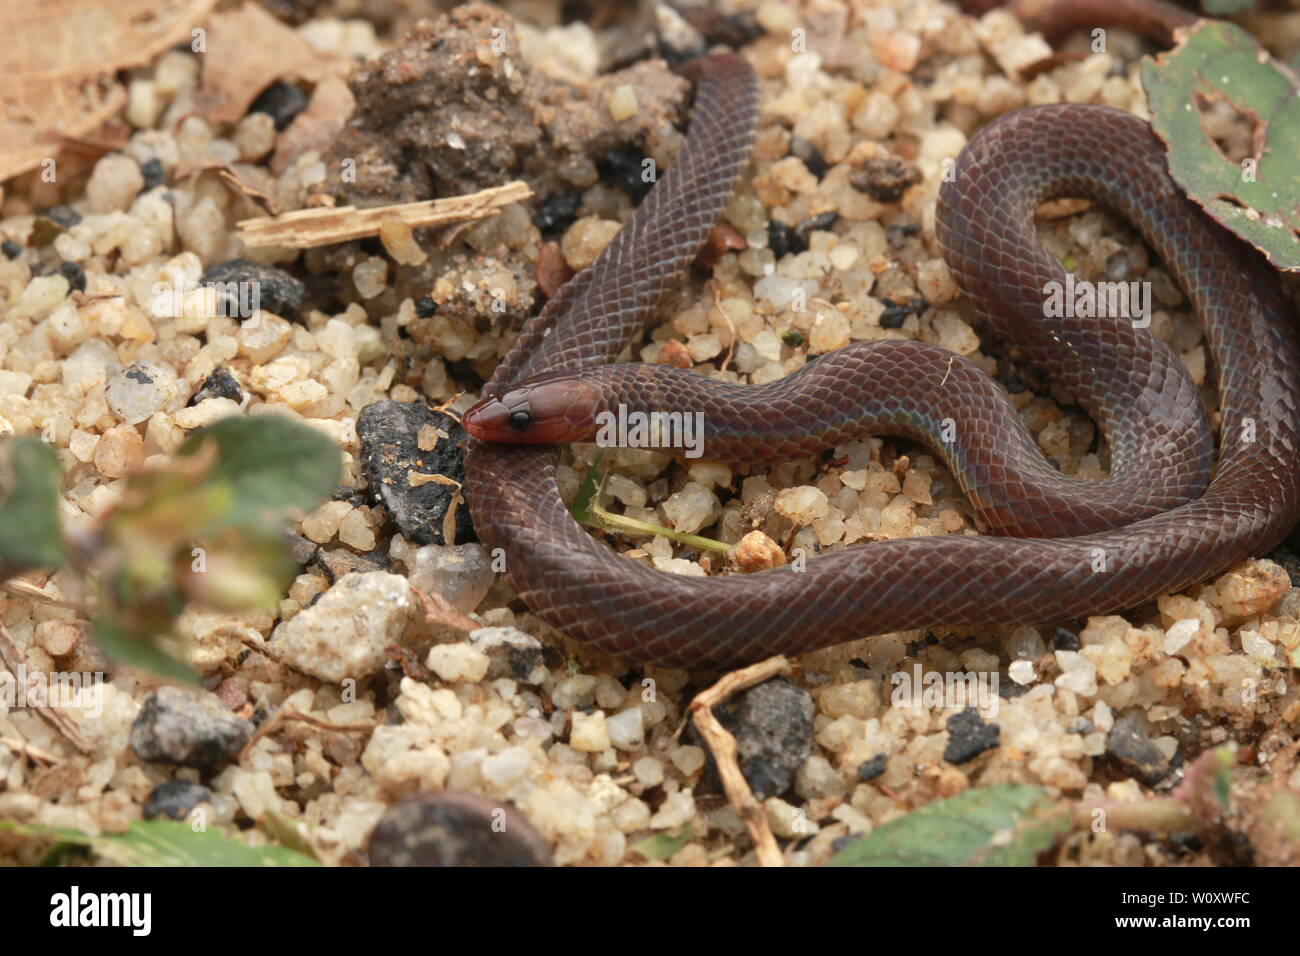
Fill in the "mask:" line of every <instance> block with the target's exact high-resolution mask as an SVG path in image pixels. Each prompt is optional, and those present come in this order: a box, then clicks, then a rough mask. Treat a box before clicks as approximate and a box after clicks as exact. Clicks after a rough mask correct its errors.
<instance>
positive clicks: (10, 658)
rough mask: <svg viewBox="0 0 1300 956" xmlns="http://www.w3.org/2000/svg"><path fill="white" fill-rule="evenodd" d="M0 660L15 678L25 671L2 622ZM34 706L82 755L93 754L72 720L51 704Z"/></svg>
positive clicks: (25, 662) (22, 658) (24, 663)
mask: <svg viewBox="0 0 1300 956" xmlns="http://www.w3.org/2000/svg"><path fill="white" fill-rule="evenodd" d="M0 659H3V660H4V665H5V667H7V668H9V672H10V673H11V674H13V675H14V676H15V677H17V676H18V674H19V673H21V672H25V671H26V670H27V658H26V657H25V656H24V655H23V652H22V651H21V650H20V649H19V647H18V644H17V643H16V642H15V641H14V639H13V635H12V634H10V633H9V628H7V627H5V625H4V622H3V621H0ZM34 706H35V709H36V712H37V713H38V714H40V715H41V716H42V717H44V718H45V719H46V720H47V721H49V723H50V725H51V726H52V727H54V729H55V730H57V731H58V732H59V733H61V734H63V736H64V737H66V738H67V740H68V743H70V744H72V746H74V747H76V748H77V749H78V750H80V751H81V752H82V753H83V754H93V753H94V752H95V745H94V744H92V743H91V742H90V741H89V740H87V739H86V737H85V735H84V734H82V732H81V730H80V728H78V727H77V725H76V724H75V723H73V721H72V719H71V718H70V717H69V716H68V715H67V714H65V713H64V712H63V711H61V710H59V709H58V708H57V707H55V706H54V704H53V703H46V704H36V705H34Z"/></svg>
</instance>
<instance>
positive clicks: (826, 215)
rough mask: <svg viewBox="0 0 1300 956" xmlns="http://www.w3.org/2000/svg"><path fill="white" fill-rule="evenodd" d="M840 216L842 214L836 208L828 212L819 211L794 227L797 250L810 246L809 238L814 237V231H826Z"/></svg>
mask: <svg viewBox="0 0 1300 956" xmlns="http://www.w3.org/2000/svg"><path fill="white" fill-rule="evenodd" d="M839 218H840V214H839V213H838V212H836V211H835V210H834V209H832V210H830V211H828V212H819V213H818V214H817V215H815V216H809V217H808V218H807V219H805V220H803V222H801V223H799V225H797V226H795V227H794V245H793V249H794V251H795V252H803V251H804V250H805V249H807V248H808V240H809V239H810V238H812V234H813V233H814V232H825V231H826V230H827V229H830V227H831V226H833V225H835V223H836V221H837V220H838V219H839Z"/></svg>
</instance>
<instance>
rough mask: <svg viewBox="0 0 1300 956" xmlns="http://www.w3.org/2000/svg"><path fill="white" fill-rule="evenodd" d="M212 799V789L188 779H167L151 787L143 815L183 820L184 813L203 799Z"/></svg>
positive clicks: (152, 818)
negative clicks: (151, 790)
mask: <svg viewBox="0 0 1300 956" xmlns="http://www.w3.org/2000/svg"><path fill="white" fill-rule="evenodd" d="M211 799H212V791H211V790H209V789H208V788H207V787H205V786H203V785H202V784H199V783H191V782H190V781H189V780H168V781H167V782H166V783H160V784H159V785H158V786H156V787H154V788H153V792H152V793H150V794H149V799H148V800H146V801H145V804H144V810H143V815H144V818H145V819H146V820H157V819H158V818H159V817H170V818H171V819H173V820H184V819H185V815H186V814H187V813H189V812H190V811H191V810H193V809H194V808H195V807H196V806H198V805H199V804H200V803H203V802H204V801H210V800H211Z"/></svg>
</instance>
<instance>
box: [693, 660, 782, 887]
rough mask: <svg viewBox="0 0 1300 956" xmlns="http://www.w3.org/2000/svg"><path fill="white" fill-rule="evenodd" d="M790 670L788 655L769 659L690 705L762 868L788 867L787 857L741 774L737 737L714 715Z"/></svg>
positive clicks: (728, 678) (723, 681) (731, 677)
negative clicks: (732, 699)
mask: <svg viewBox="0 0 1300 956" xmlns="http://www.w3.org/2000/svg"><path fill="white" fill-rule="evenodd" d="M789 670H790V662H789V661H788V660H786V658H785V655H783V654H778V655H777V656H776V657H769V658H768V659H767V660H765V661H762V662H761V663H758V664H754V665H752V666H750V667H743V668H741V669H740V670H738V671H732V672H731V673H730V674H727V675H726V676H725V677H723V678H722V679H721V680H720V681H718V682H717V683H716V684H714V685H713V686H712V687H710V688H708V689H707V690H704V691H702V692H700V693H699V694H696V695H695V699H694V700H692V701H691V704H690V709H691V718H692V719H693V720H694V721H695V728H696V729H697V730H698V731H699V732H700V736H701V737H703V738H704V742H705V743H706V744H708V745H709V750H710V751H711V752H712V753H713V760H714V762H715V763H716V764H717V765H718V776H719V777H720V778H721V779H722V788H723V789H724V790H725V791H726V792H727V802H728V803H730V804H731V808H732V809H733V810H735V811H736V814H737V816H739V817H740V819H741V820H742V821H743V822H744V824H745V828H746V829H747V830H748V831H749V836H750V839H751V840H753V841H754V849H755V851H756V852H757V854H758V862H759V865H761V866H785V858H784V857H783V856H782V855H781V849H780V847H778V846H777V845H776V838H775V837H774V836H773V835H772V828H771V826H770V825H769V824H768V822H767V813H766V811H764V809H763V805H762V804H760V803H759V802H758V801H757V800H756V799H754V791H752V790H750V789H749V782H748V781H747V780H746V779H745V775H744V774H743V773H741V772H740V763H739V760H738V759H737V758H738V749H737V747H736V738H735V737H733V736H732V735H731V733H730V732H729V731H728V730H727V729H726V728H725V727H723V726H722V724H721V723H719V722H718V718H717V717H715V716H713V708H714V707H715V706H717V705H718V704H720V703H722V701H724V700H726V699H727V698H728V697H730V696H731V695H732V694H735V693H737V692H739V691H742V690H744V689H745V688H747V687H753V686H754V685H755V684H761V683H762V682H763V681H765V680H767V679H768V678H769V677H774V676H775V675H777V674H785V673H788V672H789Z"/></svg>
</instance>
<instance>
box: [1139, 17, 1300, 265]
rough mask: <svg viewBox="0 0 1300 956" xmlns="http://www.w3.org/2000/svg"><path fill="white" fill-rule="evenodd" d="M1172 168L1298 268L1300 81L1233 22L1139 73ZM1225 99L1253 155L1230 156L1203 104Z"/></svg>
mask: <svg viewBox="0 0 1300 956" xmlns="http://www.w3.org/2000/svg"><path fill="white" fill-rule="evenodd" d="M1142 86H1143V87H1144V88H1145V89H1146V93H1147V99H1148V102H1149V103H1150V106H1151V112H1152V119H1151V125H1152V127H1153V128H1154V129H1155V131H1156V132H1157V133H1158V134H1159V136H1160V138H1161V139H1163V140H1164V141H1165V143H1166V144H1167V145H1168V147H1169V171H1170V173H1171V174H1172V175H1173V177H1174V179H1175V180H1176V181H1177V182H1178V184H1179V185H1180V186H1181V187H1182V188H1183V189H1184V190H1185V191H1186V192H1187V194H1188V195H1189V196H1190V197H1191V198H1192V199H1193V200H1195V201H1196V202H1197V203H1199V204H1200V205H1201V206H1203V207H1204V208H1205V210H1206V211H1207V212H1208V213H1209V214H1210V215H1211V216H1213V217H1214V218H1215V219H1216V220H1218V221H1219V222H1221V223H1222V224H1223V225H1225V226H1227V227H1228V228H1229V229H1231V230H1232V231H1233V232H1235V233H1236V234H1237V235H1239V236H1241V237H1242V238H1243V239H1244V240H1246V241H1247V242H1249V243H1250V244H1251V245H1253V246H1255V248H1257V249H1259V250H1260V251H1261V252H1263V253H1264V255H1265V256H1267V257H1268V259H1269V261H1270V262H1272V263H1273V265H1275V266H1276V267H1277V268H1279V269H1284V270H1287V271H1293V272H1295V271H1300V163H1297V162H1296V157H1297V156H1300V80H1297V76H1296V73H1295V72H1294V71H1293V70H1292V69H1290V68H1288V67H1287V66H1285V65H1283V64H1281V63H1278V62H1277V61H1276V60H1273V59H1272V58H1271V57H1269V56H1268V54H1267V53H1265V52H1264V50H1263V49H1262V48H1261V47H1260V46H1259V44H1258V43H1257V42H1256V41H1255V39H1254V38H1253V37H1251V36H1250V35H1249V34H1248V33H1246V32H1245V31H1243V30H1242V29H1240V28H1239V27H1236V26H1234V25H1233V24H1231V23H1223V22H1220V21H1214V20H1206V21H1202V22H1201V23H1199V24H1198V25H1197V26H1195V27H1193V28H1192V30H1191V31H1190V32H1189V33H1188V35H1187V37H1186V38H1185V39H1184V41H1183V42H1182V43H1181V44H1180V45H1179V46H1178V47H1177V48H1176V49H1175V50H1173V51H1172V52H1171V53H1168V54H1164V55H1161V56H1159V57H1157V58H1156V59H1155V61H1147V62H1145V63H1144V64H1143V67H1142ZM1220 102H1222V103H1226V104H1228V106H1229V107H1230V108H1231V109H1233V110H1235V111H1236V113H1237V114H1238V115H1239V116H1241V117H1244V118H1245V119H1247V120H1248V121H1249V122H1251V123H1252V124H1253V125H1254V130H1253V132H1252V134H1251V143H1252V152H1253V155H1251V156H1247V157H1245V158H1244V159H1242V161H1241V162H1237V161H1235V160H1234V159H1231V158H1229V157H1228V156H1226V155H1224V153H1223V151H1222V150H1221V149H1220V148H1219V146H1218V145H1217V144H1216V142H1215V140H1214V137H1213V136H1212V135H1211V133H1210V132H1209V131H1208V130H1207V129H1206V128H1205V124H1204V122H1203V118H1202V114H1201V111H1200V109H1198V108H1197V105H1198V104H1203V105H1205V106H1210V105H1213V104H1216V103H1220Z"/></svg>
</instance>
